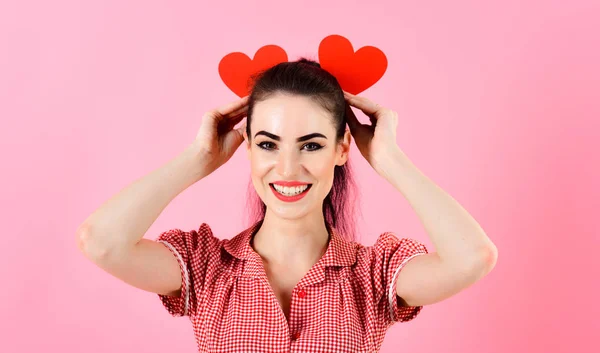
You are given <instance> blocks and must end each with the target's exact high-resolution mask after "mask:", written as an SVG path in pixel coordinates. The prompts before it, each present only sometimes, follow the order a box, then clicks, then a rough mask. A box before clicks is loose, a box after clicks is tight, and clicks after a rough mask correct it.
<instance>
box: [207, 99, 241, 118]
mask: <svg viewBox="0 0 600 353" xmlns="http://www.w3.org/2000/svg"><path fill="white" fill-rule="evenodd" d="M247 105H248V96H245V97H243V98H242V99H239V100H237V101H235V102H231V103H228V104H226V105H224V106H221V107H219V108H217V109H215V110H214V112H215V115H216V116H225V115H228V114H231V113H234V112H237V111H239V110H244V109H247Z"/></svg>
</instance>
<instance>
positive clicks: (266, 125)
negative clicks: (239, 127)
mask: <svg viewBox="0 0 600 353" xmlns="http://www.w3.org/2000/svg"><path fill="white" fill-rule="evenodd" d="M250 128H251V130H252V132H253V133H256V132H258V131H260V130H266V131H268V132H271V133H273V134H276V135H279V136H282V137H283V138H285V137H286V136H289V137H291V138H296V137H298V136H301V135H305V134H309V133H313V132H320V133H322V134H324V135H331V134H333V133H335V130H334V127H333V124H332V121H331V114H330V113H329V112H328V111H326V110H325V109H324V108H323V107H321V106H320V105H319V104H318V103H317V102H315V101H313V100H311V99H310V98H308V97H304V96H298V95H289V94H281V93H278V94H276V95H273V96H271V97H269V98H268V99H266V100H264V101H260V102H258V103H256V105H254V109H253V111H252V121H251V126H250Z"/></svg>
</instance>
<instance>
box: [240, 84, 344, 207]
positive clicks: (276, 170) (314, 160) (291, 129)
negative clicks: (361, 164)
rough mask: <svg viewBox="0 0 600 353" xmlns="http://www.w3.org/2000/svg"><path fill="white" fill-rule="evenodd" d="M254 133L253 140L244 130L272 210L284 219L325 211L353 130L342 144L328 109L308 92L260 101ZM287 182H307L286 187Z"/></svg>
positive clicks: (256, 179) (255, 174)
mask: <svg viewBox="0 0 600 353" xmlns="http://www.w3.org/2000/svg"><path fill="white" fill-rule="evenodd" d="M250 132H251V134H252V136H251V139H249V138H248V136H247V135H246V132H245V130H244V139H245V141H246V147H247V156H248V159H249V160H250V162H251V175H252V183H253V184H254V188H255V189H256V192H257V193H258V195H259V196H260V198H261V199H262V201H263V202H264V203H265V204H266V206H267V209H268V212H269V211H270V212H274V213H275V214H276V215H277V216H279V217H282V218H300V217H303V216H305V215H307V214H309V213H310V212H319V213H321V212H322V211H321V210H322V204H323V200H324V199H325V197H326V196H327V194H328V193H329V191H330V190H331V187H332V185H333V176H334V167H335V166H336V165H340V166H341V165H343V164H344V163H345V162H346V160H347V159H348V151H349V146H350V140H351V135H350V132H349V131H346V134H345V136H344V140H343V142H341V143H336V139H335V128H334V126H333V124H332V118H331V117H330V114H329V113H328V112H327V111H325V110H323V109H322V108H321V107H320V106H319V105H318V104H317V103H315V102H312V101H311V100H310V99H309V98H307V97H303V96H295V95H285V94H277V95H274V96H271V97H270V98H268V99H267V100H264V101H261V102H258V103H256V104H255V105H254V110H253V112H252V121H251V126H250ZM284 182H297V183H298V184H301V185H299V186H297V187H287V188H283V187H281V184H284ZM304 189H306V190H304ZM278 190H279V191H278ZM280 192H282V193H283V195H282V194H281V193H280ZM294 196H295V197H294Z"/></svg>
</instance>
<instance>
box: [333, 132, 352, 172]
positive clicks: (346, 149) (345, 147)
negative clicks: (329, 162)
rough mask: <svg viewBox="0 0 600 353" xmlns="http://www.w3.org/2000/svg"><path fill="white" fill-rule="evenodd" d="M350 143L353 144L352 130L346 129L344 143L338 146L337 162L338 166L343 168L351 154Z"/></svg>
mask: <svg viewBox="0 0 600 353" xmlns="http://www.w3.org/2000/svg"><path fill="white" fill-rule="evenodd" d="M350 142H352V134H351V133H350V130H349V129H348V128H346V132H345V133H344V138H343V139H342V142H341V143H339V144H338V151H337V160H336V162H335V164H336V165H339V166H342V165H344V164H345V163H346V161H348V155H349V154H350Z"/></svg>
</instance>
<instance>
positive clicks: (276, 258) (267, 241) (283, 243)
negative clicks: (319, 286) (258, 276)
mask: <svg viewBox="0 0 600 353" xmlns="http://www.w3.org/2000/svg"><path fill="white" fill-rule="evenodd" d="M319 211H320V210H319ZM328 242H329V232H328V231H327V227H326V226H325V219H324V218H323V214H322V212H319V213H313V214H310V215H307V216H306V217H303V218H296V219H284V218H281V217H278V216H276V215H273V214H272V213H271V212H269V210H268V209H267V213H266V214H265V218H264V220H263V222H262V224H261V225H260V229H259V230H258V231H257V232H256V233H255V235H254V238H253V241H252V242H251V245H252V247H253V248H254V250H255V251H256V252H257V253H258V254H259V255H260V256H261V257H262V258H263V260H265V261H266V262H267V263H271V264H273V265H282V266H293V267H298V266H299V267H310V266H312V265H313V264H314V263H316V262H317V261H318V260H319V259H320V258H321V257H322V256H323V254H324V253H325V251H326V250H327V246H328Z"/></svg>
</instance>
